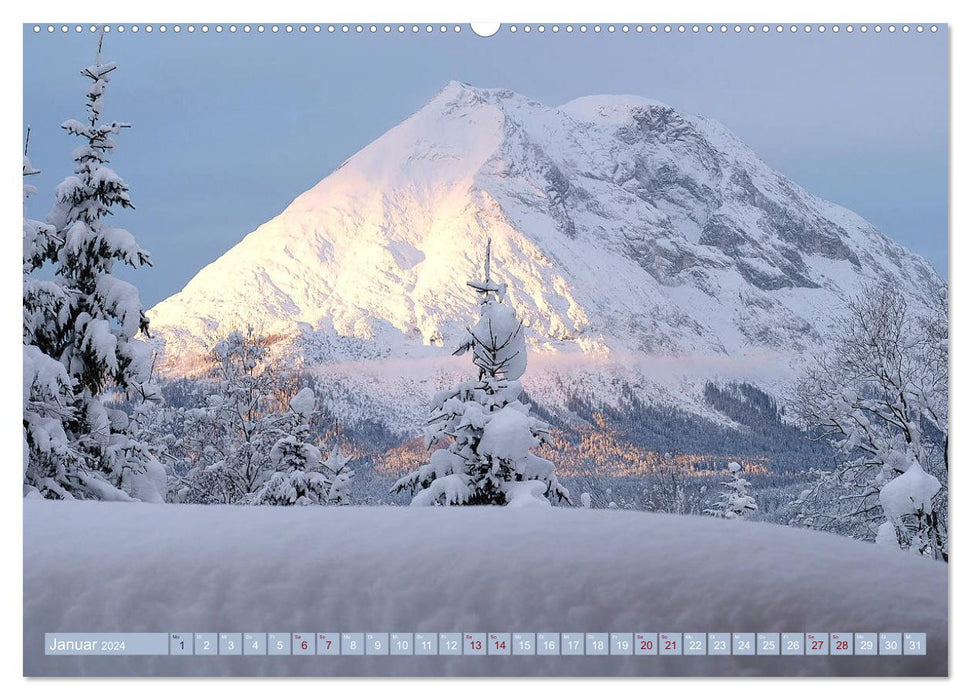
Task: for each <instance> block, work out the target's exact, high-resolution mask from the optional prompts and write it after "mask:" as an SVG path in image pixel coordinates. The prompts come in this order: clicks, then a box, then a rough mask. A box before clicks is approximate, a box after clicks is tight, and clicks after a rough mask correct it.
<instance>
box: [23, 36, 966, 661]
mask: <svg viewBox="0 0 971 700" xmlns="http://www.w3.org/2000/svg"><path fill="white" fill-rule="evenodd" d="M22 31H23V123H24V127H23V133H22V135H21V137H22V141H23V202H24V209H23V444H22V454H23V526H24V540H23V565H24V569H23V613H24V622H23V658H24V663H23V673H24V675H26V676H102V677H104V676H109V677H110V676H344V677H347V676H351V677H361V676H424V677H428V676H431V677H439V676H474V677H491V676H520V677H522V676H597V677H618V676H737V675H745V676H946V675H948V566H949V565H948V553H949V544H948V523H949V519H948V503H949V498H948V431H949V414H948V306H947V301H948V274H947V271H948V247H947V246H948V234H947V229H948V199H947V192H948V151H947V148H948V111H947V110H948V100H949V95H948V90H949V86H948V72H949V67H948V27H947V25H946V24H934V23H927V22H924V23H896V24H895V23H862V24H843V23H835V24H834V23H822V24H750V23H742V24H734V23H730V24H694V23H690V24H663V23H662V24H651V23H634V22H631V23H526V24H522V23H520V24H516V23H504V24H492V25H490V24H474V25H470V24H455V23H448V24H442V23H431V24H429V23H373V24H372V23H364V24H354V23H352V24H327V23H323V24H313V23H307V24H303V23H264V24H259V23H252V24H245V23H235V24H234V23H229V22H223V23H219V22H212V23H175V22H172V23H160V24H149V23H139V24H130V23H109V24H90V23H81V24H76V23H68V24H62V23H55V24H47V23H43V24H38V23H27V24H25V25H24V26H23V30H22Z"/></svg>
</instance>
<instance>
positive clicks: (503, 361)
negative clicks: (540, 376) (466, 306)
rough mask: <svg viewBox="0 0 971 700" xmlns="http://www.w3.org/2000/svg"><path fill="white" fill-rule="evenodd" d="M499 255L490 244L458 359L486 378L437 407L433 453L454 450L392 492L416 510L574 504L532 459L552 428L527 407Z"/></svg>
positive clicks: (549, 468) (520, 339)
mask: <svg viewBox="0 0 971 700" xmlns="http://www.w3.org/2000/svg"><path fill="white" fill-rule="evenodd" d="M491 250H492V242H491V241H489V243H488V244H487V245H486V256H485V276H484V279H483V280H482V281H474V282H469V283H468V285H469V286H470V287H472V289H474V290H475V291H476V293H477V294H478V295H479V321H478V323H476V324H475V326H473V327H471V328H468V329H467V337H466V339H465V341H464V342H463V343H462V344H461V345H460V347H459V348H458V349H457V350H456V351H455V353H454V354H456V355H461V354H463V353H465V352H468V351H471V353H472V362H473V363H474V364H475V366H476V367H478V369H479V378H478V379H477V380H475V381H466V382H462V383H461V384H459V385H458V386H457V387H455V388H453V389H450V390H447V391H442V392H439V393H438V394H436V395H435V397H434V398H433V399H432V407H431V408H432V410H431V416H430V418H429V419H428V423H427V428H426V431H425V447H426V448H431V447H432V446H434V445H437V444H439V443H448V444H447V446H445V447H440V448H438V449H436V450H435V451H434V452H433V453H432V455H431V459H430V460H429V462H428V464H425V465H423V466H421V467H420V468H419V469H418V470H416V471H414V472H412V473H411V474H408V475H407V476H405V477H403V478H402V479H400V480H399V481H398V482H397V483H396V484H395V485H394V487H393V488H392V491H395V492H400V491H411V492H412V493H414V497H413V498H412V501H411V503H412V505H416V506H418V505H530V504H542V505H546V506H548V505H549V500H548V499H551V498H554V497H555V498H556V499H557V500H566V501H567V502H569V492H568V491H567V490H566V489H565V488H564V487H563V486H561V485H560V483H559V481H558V480H557V478H556V475H555V474H554V471H553V470H554V467H553V464H552V463H551V462H549V461H548V460H545V459H542V458H541V457H538V456H536V455H535V454H533V453H532V451H531V450H532V449H533V448H535V447H537V446H539V445H540V444H542V442H544V440H545V439H546V436H547V434H548V432H549V426H548V425H547V424H546V423H544V422H543V421H541V420H539V419H537V418H535V417H534V416H532V415H530V406H529V404H525V403H523V402H522V401H521V400H520V395H521V394H522V391H523V387H522V384H521V382H520V381H519V378H520V377H521V376H522V374H523V372H524V371H525V370H526V340H525V337H524V334H523V328H522V323H521V322H520V321H519V320H518V319H517V318H516V314H515V312H514V311H513V309H512V307H510V306H509V305H508V304H506V303H504V300H505V292H506V289H505V285H504V284H497V283H496V282H495V281H493V280H492V277H491V270H490V266H491Z"/></svg>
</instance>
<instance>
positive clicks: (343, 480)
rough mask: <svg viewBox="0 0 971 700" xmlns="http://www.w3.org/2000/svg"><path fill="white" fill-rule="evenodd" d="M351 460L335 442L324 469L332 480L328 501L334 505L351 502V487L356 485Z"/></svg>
mask: <svg viewBox="0 0 971 700" xmlns="http://www.w3.org/2000/svg"><path fill="white" fill-rule="evenodd" d="M350 462H351V458H350V457H348V456H347V455H345V454H344V453H343V452H341V447H340V443H339V442H337V441H335V442H334V447H333V448H332V449H331V451H330V455H329V456H328V457H327V459H326V461H324V463H323V467H324V469H325V470H326V472H327V475H328V478H329V479H330V482H331V486H330V492H329V493H328V494H327V501H328V502H329V503H332V504H334V505H338V506H340V505H345V504H347V503H350V500H351V486H352V485H353V483H354V470H353V469H351V468H350V466H349V465H350Z"/></svg>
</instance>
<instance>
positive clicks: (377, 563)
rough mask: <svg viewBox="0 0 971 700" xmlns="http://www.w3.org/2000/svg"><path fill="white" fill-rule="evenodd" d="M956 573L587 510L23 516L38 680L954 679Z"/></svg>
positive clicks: (31, 507) (131, 508) (30, 662)
mask: <svg viewBox="0 0 971 700" xmlns="http://www.w3.org/2000/svg"><path fill="white" fill-rule="evenodd" d="M947 577H948V569H947V567H946V566H945V565H942V564H939V563H936V562H933V561H928V560H924V559H921V558H918V557H915V556H912V555H909V554H906V553H902V552H897V551H890V550H888V549H886V548H884V547H879V546H876V545H873V544H867V543H862V542H855V541H851V540H847V539H844V538H840V537H837V536H834V535H828V534H823V533H819V532H811V531H806V530H795V529H791V528H785V527H779V526H774V525H767V524H763V523H749V522H743V521H725V520H721V519H715V518H702V517H687V516H672V515H658V514H646V513H642V512H624V511H597V510H585V509H567V508H553V509H539V510H531V509H524V510H510V509H503V508H489V507H483V508H436V509H418V510H416V509H412V508H392V507H372V508H366V507H361V508H357V507H344V508H316V507H307V508H273V507H232V506H175V505H146V504H124V503H52V502H42V501H25V502H24V672H25V674H27V675H116V674H122V675H135V674H139V675H141V674H162V675H228V674H235V675H362V674H365V675H420V676H428V675H487V676H488V675H515V676H528V675H551V674H555V675H579V676H583V675H606V676H613V675H625V676H626V675H662V674H663V675H703V674H708V675H733V674H746V675H823V674H837V675H866V676H873V675H946V674H947V670H948V665H947V654H948V639H947V631H948V627H947V593H948V591H947ZM328 630H330V631H361V632H368V631H371V632H375V631H381V632H396V631H397V632H410V631H426V632H448V631H455V632H471V631H475V632H498V631H501V632H514V631H563V632H570V631H574V632H594V631H602V632H611V631H614V632H620V631H623V632H633V631H675V632H677V631H681V632H698V631H726V632H743V631H744V632H800V631H801V632H806V631H815V632H819V631H823V632H880V631H895V632H897V631H899V632H926V633H927V639H928V656H926V657H916V656H882V657H880V656H878V657H759V656H754V657H727V658H726V657H617V656H615V657H526V658H524V657H339V658H330V657H229V658H227V657H192V658H184V657H183V658H179V657H127V658H125V657H115V658H96V657H85V658H80V657H45V656H44V655H43V635H44V633H45V632H58V631H60V632H98V631H114V632H121V631H127V632H149V631H152V632H159V631H164V632H203V631H205V632H272V631H283V632H299V631H309V632H314V631H328Z"/></svg>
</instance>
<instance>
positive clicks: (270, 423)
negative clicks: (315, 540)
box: [23, 41, 354, 504]
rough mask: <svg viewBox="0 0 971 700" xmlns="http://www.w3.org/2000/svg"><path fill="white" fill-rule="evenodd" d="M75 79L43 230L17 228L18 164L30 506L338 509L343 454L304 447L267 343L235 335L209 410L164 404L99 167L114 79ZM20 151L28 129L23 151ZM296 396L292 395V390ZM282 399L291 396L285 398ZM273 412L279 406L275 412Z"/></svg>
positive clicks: (303, 393)
mask: <svg viewBox="0 0 971 700" xmlns="http://www.w3.org/2000/svg"><path fill="white" fill-rule="evenodd" d="M101 49H102V46H101V41H99V44H98V50H97V53H96V57H95V61H94V63H93V64H92V65H90V66H88V67H86V68H85V69H84V70H82V71H81V74H82V76H84V78H85V79H86V80H87V81H88V88H87V91H86V102H85V105H86V111H87V114H86V118H85V119H84V120H83V121H79V120H75V119H70V120H68V121H66V122H64V123H63V124H62V128H63V129H64V130H65V131H67V132H68V133H69V134H71V135H73V136H77V137H78V138H79V139H80V141H81V145H80V146H79V147H78V148H77V149H75V151H74V153H73V160H74V172H73V173H72V174H71V175H69V176H68V177H66V178H65V179H64V181H63V182H62V183H61V184H60V185H59V186H58V187H57V189H56V192H55V196H54V205H53V208H52V210H51V212H50V213H49V214H48V216H47V220H46V222H41V221H37V220H34V219H31V218H29V216H28V210H27V205H28V199H29V198H30V197H31V195H35V194H36V188H34V187H33V186H31V185H30V184H29V183H28V182H27V181H26V178H28V177H30V176H32V175H36V174H38V173H39V172H40V171H39V170H37V169H36V168H34V166H33V165H32V163H31V162H30V159H29V157H28V148H27V147H26V146H25V149H24V157H23V177H24V178H25V182H24V191H23V199H24V216H23V218H24V223H23V309H24V315H23V368H24V375H23V470H24V494H25V495H26V496H34V497H44V498H56V499H99V500H144V501H153V502H160V501H162V500H164V499H165V497H166V495H168V497H169V499H170V500H188V501H196V502H219V503H266V504H306V503H332V504H338V503H346V502H347V501H348V499H349V490H350V484H351V480H352V479H353V476H354V473H353V471H352V470H351V469H350V467H349V461H350V460H349V459H348V457H346V456H345V455H343V454H342V453H341V450H340V447H339V445H338V444H336V443H334V444H332V446H331V447H330V449H329V454H328V456H327V458H326V459H324V458H323V457H322V455H321V452H320V448H319V447H317V446H316V445H315V444H314V440H313V439H312V435H311V425H312V424H313V422H314V421H315V420H316V419H317V416H318V415H319V412H318V411H317V410H316V397H315V395H314V392H313V390H312V389H310V388H309V387H303V388H300V387H296V388H294V387H292V386H290V387H286V386H285V384H286V381H285V380H286V377H287V376H292V374H291V375H288V374H287V373H286V372H283V371H276V370H275V369H272V368H269V367H268V365H267V363H266V357H265V356H266V342H265V339H264V338H262V337H259V336H257V335H255V334H254V333H253V332H252V331H249V332H248V333H246V334H243V333H232V334H230V335H229V336H228V337H227V338H226V339H225V340H223V341H222V342H220V343H218V344H217V345H216V346H215V348H214V349H213V353H212V367H213V375H214V377H215V378H216V380H217V383H218V389H219V390H218V391H217V392H215V393H213V394H210V395H208V396H207V399H206V403H205V405H204V406H201V407H197V408H193V409H189V410H182V409H175V408H173V407H166V406H161V405H160V398H161V397H160V394H159V391H158V387H157V386H156V385H155V384H153V383H152V381H151V380H152V364H153V356H152V352H151V349H150V347H149V346H148V344H147V343H146V342H145V338H147V337H148V331H149V324H148V319H147V317H146V315H145V312H144V310H143V308H142V305H141V301H140V299H139V295H138V290H137V289H136V288H135V286H134V285H132V284H130V283H129V282H126V281H123V280H121V279H119V278H118V277H116V276H115V274H114V272H115V267H116V265H118V264H120V265H127V266H129V267H131V268H139V267H141V266H143V265H150V264H151V262H150V258H149V254H148V253H147V252H146V251H145V250H143V249H142V248H141V247H139V246H138V244H137V243H136V241H135V238H134V237H133V236H132V235H131V234H130V233H129V232H128V231H125V230H124V229H121V228H117V227H112V226H110V225H109V224H108V218H107V217H108V216H110V215H111V214H112V213H114V210H117V209H133V208H134V205H133V204H132V201H131V198H130V196H129V187H128V184H127V183H126V182H125V181H124V180H123V179H122V178H121V177H120V176H119V175H118V174H117V173H115V171H114V170H112V169H111V168H110V167H109V166H108V163H109V158H110V156H111V154H112V152H113V151H114V149H115V137H116V136H117V135H118V134H119V133H120V132H121V131H122V130H123V129H126V128H128V127H129V125H128V124H125V123H122V122H117V121H111V122H108V121H105V120H104V119H103V118H102V113H103V111H104V105H105V92H106V89H107V86H108V83H109V81H110V78H111V76H112V74H113V72H114V71H115V70H116V65H115V64H114V63H111V62H105V61H103V60H102V57H101ZM27 143H28V145H29V131H28V140H27ZM291 384H292V382H291ZM288 390H289V395H287V396H283V394H286V392H287V391H288ZM281 401H282V404H281Z"/></svg>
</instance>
